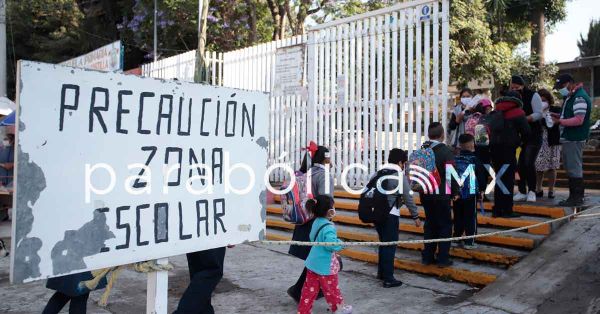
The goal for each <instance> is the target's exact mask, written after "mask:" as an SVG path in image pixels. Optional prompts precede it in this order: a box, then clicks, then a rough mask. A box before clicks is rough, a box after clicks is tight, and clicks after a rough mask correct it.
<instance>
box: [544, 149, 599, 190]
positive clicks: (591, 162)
mask: <svg viewBox="0 0 600 314" xmlns="http://www.w3.org/2000/svg"><path fill="white" fill-rule="evenodd" d="M561 166H562V165H561ZM583 178H584V181H585V185H586V188H587V189H594V190H599V189H600V151H591V150H586V151H584V152H583ZM547 185H548V180H547V179H544V186H547ZM556 186H557V187H563V188H566V187H569V180H568V177H567V174H566V172H565V171H564V170H563V169H560V170H558V173H557V180H556Z"/></svg>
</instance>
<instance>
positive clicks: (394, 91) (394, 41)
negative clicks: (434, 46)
mask: <svg viewBox="0 0 600 314" xmlns="http://www.w3.org/2000/svg"><path fill="white" fill-rule="evenodd" d="M392 134H393V137H392V147H394V148H395V147H398V146H399V145H400V144H399V143H398V12H394V13H392Z"/></svg>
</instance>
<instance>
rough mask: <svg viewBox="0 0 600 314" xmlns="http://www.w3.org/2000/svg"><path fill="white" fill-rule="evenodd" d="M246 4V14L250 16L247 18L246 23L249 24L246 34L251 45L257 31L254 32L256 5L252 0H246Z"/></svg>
mask: <svg viewBox="0 0 600 314" xmlns="http://www.w3.org/2000/svg"><path fill="white" fill-rule="evenodd" d="M246 6H247V7H248V15H249V16H250V18H249V20H248V24H249V26H250V35H249V36H248V41H249V42H250V45H253V44H254V43H255V42H256V38H257V32H256V6H255V5H254V3H253V1H252V0H246Z"/></svg>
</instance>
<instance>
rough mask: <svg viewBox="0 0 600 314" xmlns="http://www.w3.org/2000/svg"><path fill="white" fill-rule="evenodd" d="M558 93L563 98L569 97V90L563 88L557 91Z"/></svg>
mask: <svg viewBox="0 0 600 314" xmlns="http://www.w3.org/2000/svg"><path fill="white" fill-rule="evenodd" d="M558 92H559V93H560V94H561V95H562V96H563V97H567V96H569V89H568V88H567V87H566V86H565V87H563V88H561V89H559V90H558Z"/></svg>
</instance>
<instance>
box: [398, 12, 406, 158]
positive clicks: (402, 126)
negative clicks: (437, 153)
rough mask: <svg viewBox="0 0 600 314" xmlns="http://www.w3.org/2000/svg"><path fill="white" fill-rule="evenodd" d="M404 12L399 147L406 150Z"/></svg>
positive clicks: (403, 20)
mask: <svg viewBox="0 0 600 314" xmlns="http://www.w3.org/2000/svg"><path fill="white" fill-rule="evenodd" d="M404 43H406V10H402V11H400V104H399V108H400V146H401V147H402V148H404V149H408V145H407V143H406V142H407V141H406V110H407V107H406V106H407V105H406V45H405V44H404Z"/></svg>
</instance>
